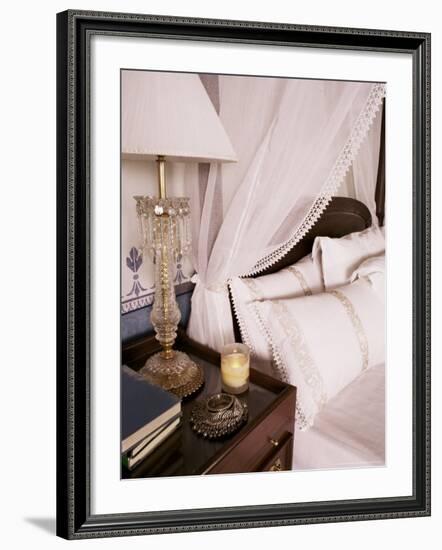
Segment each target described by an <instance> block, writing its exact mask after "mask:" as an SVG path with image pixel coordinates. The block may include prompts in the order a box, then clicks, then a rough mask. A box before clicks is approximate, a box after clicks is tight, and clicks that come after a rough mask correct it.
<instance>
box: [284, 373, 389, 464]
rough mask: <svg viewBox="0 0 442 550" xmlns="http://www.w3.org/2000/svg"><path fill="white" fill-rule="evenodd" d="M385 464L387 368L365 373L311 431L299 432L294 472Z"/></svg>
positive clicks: (330, 404)
mask: <svg viewBox="0 0 442 550" xmlns="http://www.w3.org/2000/svg"><path fill="white" fill-rule="evenodd" d="M384 464H385V366H384V364H381V365H377V366H375V367H372V368H371V369H368V370H367V371H364V372H363V373H362V374H361V375H360V376H359V377H358V378H356V379H355V380H354V381H353V382H352V383H351V384H349V385H348V386H346V387H345V388H344V389H343V390H342V391H341V392H340V393H339V394H338V395H336V396H335V397H334V398H333V399H331V400H330V401H329V402H328V403H327V405H326V406H325V407H324V409H323V410H322V411H321V412H320V413H319V414H318V415H317V416H316V419H315V424H314V426H313V427H312V428H310V429H309V430H308V431H304V432H303V431H301V430H299V429H296V430H295V438H294V452H293V469H294V470H310V469H331V468H349V467H350V468H351V467H369V466H383V465H384Z"/></svg>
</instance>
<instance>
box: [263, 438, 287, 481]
mask: <svg viewBox="0 0 442 550" xmlns="http://www.w3.org/2000/svg"><path fill="white" fill-rule="evenodd" d="M292 456H293V435H292V434H291V433H288V432H287V433H286V434H285V436H283V438H282V439H281V442H280V444H279V445H278V448H275V450H274V452H273V453H272V454H271V456H269V457H267V458H266V459H265V460H264V461H263V463H262V464H261V466H260V468H259V471H260V472H280V471H283V470H291V469H292Z"/></svg>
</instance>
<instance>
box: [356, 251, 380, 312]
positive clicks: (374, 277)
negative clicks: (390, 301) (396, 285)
mask: <svg viewBox="0 0 442 550" xmlns="http://www.w3.org/2000/svg"><path fill="white" fill-rule="evenodd" d="M379 274H382V276H379ZM384 275H385V254H382V255H380V256H373V258H368V259H367V260H364V261H363V262H362V263H361V264H360V265H359V266H358V267H357V268H356V269H355V270H354V271H353V273H352V275H351V277H350V280H351V282H353V281H356V280H357V279H360V278H362V277H367V278H368V279H369V281H370V282H371V284H372V287H373V290H375V291H376V292H378V293H379V294H381V295H382V299H383V300H384V301H385V277H384Z"/></svg>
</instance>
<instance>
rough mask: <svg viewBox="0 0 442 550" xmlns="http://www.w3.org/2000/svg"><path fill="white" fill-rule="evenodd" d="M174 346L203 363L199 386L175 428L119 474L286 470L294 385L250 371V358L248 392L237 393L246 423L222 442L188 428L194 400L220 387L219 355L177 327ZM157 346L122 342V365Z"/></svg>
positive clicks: (136, 364)
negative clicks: (246, 413)
mask: <svg viewBox="0 0 442 550" xmlns="http://www.w3.org/2000/svg"><path fill="white" fill-rule="evenodd" d="M175 347H176V349H181V350H183V351H185V352H186V353H188V354H189V355H190V356H191V357H192V359H193V360H194V361H196V362H198V363H199V364H200V365H202V366H203V368H204V372H205V377H206V381H205V384H204V386H203V388H202V389H201V391H200V392H199V393H198V394H196V395H195V396H194V397H192V398H190V399H187V400H185V401H184V402H183V405H182V409H183V420H182V423H181V426H180V427H179V428H178V429H177V430H176V431H175V432H174V433H173V435H171V436H170V437H169V438H168V439H167V440H166V441H164V443H162V444H161V445H160V446H159V447H158V448H157V449H156V450H155V451H154V452H153V453H152V454H151V455H150V456H149V457H148V458H146V460H144V461H143V462H142V463H141V464H139V465H138V466H137V467H136V468H135V469H134V470H133V471H131V472H129V471H127V470H126V469H125V468H123V469H122V478H123V479H129V478H144V477H159V476H174V475H177V476H178V475H179V476H183V475H198V474H226V473H245V472H263V471H272V470H274V471H277V470H290V469H291V464H292V454H293V434H294V426H295V404H296V388H295V387H294V386H291V385H289V384H285V383H284V382H280V381H279V380H276V379H274V378H272V377H270V376H267V375H266V374H264V373H262V372H260V371H257V370H254V369H253V361H252V363H251V367H252V368H251V369H250V386H249V390H248V391H247V392H246V393H244V394H242V395H241V396H238V397H239V398H240V399H242V400H244V401H246V402H247V405H248V408H249V418H248V421H247V423H246V424H244V426H243V427H242V428H241V429H240V430H239V431H238V432H236V433H234V434H232V435H230V436H228V437H226V438H223V439H222V440H215V441H209V440H206V439H203V438H201V437H199V436H197V435H196V434H195V433H194V432H193V431H192V429H191V427H190V424H189V415H190V411H191V409H192V407H193V405H194V403H195V401H196V400H199V399H202V398H205V397H206V396H208V395H211V394H214V393H217V392H220V391H221V372H220V368H219V365H220V355H219V353H217V352H215V351H213V350H210V349H209V348H206V347H204V346H201V345H200V344H197V343H195V342H192V341H191V340H190V339H189V338H188V337H187V336H186V334H185V333H184V332H183V331H180V332H179V334H178V338H177V341H176V345H175ZM159 349H160V345H159V343H158V342H157V341H156V340H155V338H154V337H153V336H151V337H146V338H142V339H140V340H138V341H136V342H134V343H131V344H127V345H123V349H122V363H123V364H125V365H128V366H129V367H131V368H133V369H135V370H138V369H140V368H141V367H142V366H143V365H144V363H145V361H146V359H147V357H148V356H149V355H151V354H152V353H155V352H156V351H159Z"/></svg>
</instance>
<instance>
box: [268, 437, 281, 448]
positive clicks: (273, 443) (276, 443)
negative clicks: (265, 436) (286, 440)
mask: <svg viewBox="0 0 442 550" xmlns="http://www.w3.org/2000/svg"><path fill="white" fill-rule="evenodd" d="M269 441H270V443H271V444H272V445H273V446H274V447H277V446H278V445H279V441H278V440H277V439H273V438H272V437H271V438H270V439H269Z"/></svg>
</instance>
